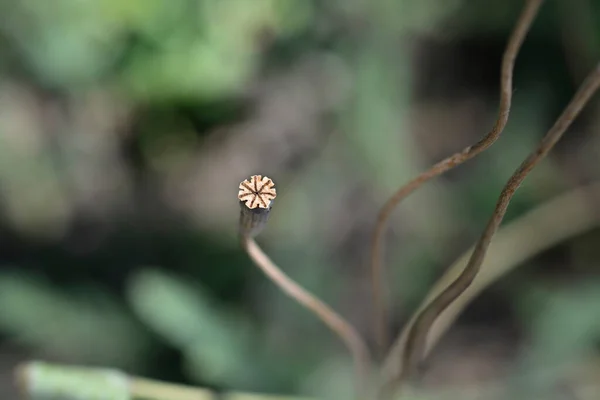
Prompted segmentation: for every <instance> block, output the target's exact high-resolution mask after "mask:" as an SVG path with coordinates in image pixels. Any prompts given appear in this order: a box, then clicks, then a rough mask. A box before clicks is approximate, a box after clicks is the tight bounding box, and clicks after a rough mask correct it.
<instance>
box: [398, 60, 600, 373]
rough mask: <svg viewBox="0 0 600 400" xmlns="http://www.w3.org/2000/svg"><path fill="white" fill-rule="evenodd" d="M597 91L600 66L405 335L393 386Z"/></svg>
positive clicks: (415, 361) (413, 367) (411, 368)
mask: <svg viewBox="0 0 600 400" xmlns="http://www.w3.org/2000/svg"><path fill="white" fill-rule="evenodd" d="M599 87H600V64H598V65H597V66H596V68H595V69H594V70H593V71H592V72H591V73H590V74H589V75H588V77H587V78H586V80H585V81H584V82H583V83H582V85H581V86H580V88H579V90H578V91H577V93H575V95H574V97H573V99H572V100H571V101H570V102H569V104H568V105H567V107H566V108H565V110H564V111H563V113H562V114H561V115H560V117H559V118H558V119H557V121H556V122H555V124H554V125H553V126H552V128H551V129H550V130H549V131H548V133H547V134H546V136H545V137H544V138H543V139H542V141H541V142H540V144H539V146H538V147H537V148H536V149H535V150H534V151H533V152H532V153H531V154H530V155H529V156H528V157H527V158H526V159H525V161H523V163H522V164H521V165H520V166H519V168H518V169H517V170H516V171H515V173H514V174H513V175H512V176H511V177H510V179H509V180H508V182H507V183H506V185H505V186H504V189H503V190H502V192H501V193H500V198H499V199H498V202H497V204H496V208H495V209H494V212H493V214H492V217H491V218H490V220H489V222H488V224H487V226H486V227H485V230H484V231H483V234H482V235H481V237H480V238H479V240H478V241H477V243H476V245H475V248H474V250H473V253H472V255H471V257H470V259H469V262H468V263H467V266H466V267H465V269H464V270H463V271H462V273H461V274H460V276H459V277H458V278H457V279H455V280H454V281H452V282H451V283H450V284H449V285H448V286H447V287H446V288H445V289H444V290H443V291H442V292H441V293H440V294H439V295H438V296H437V297H436V298H435V299H434V300H432V301H431V303H429V305H428V306H427V307H425V309H423V310H422V311H421V312H420V313H419V315H418V316H417V317H416V319H415V323H414V325H413V327H412V329H411V330H410V331H409V333H408V337H407V340H406V345H405V349H404V356H403V359H402V369H401V371H400V373H399V375H398V376H397V377H395V381H396V382H402V381H405V380H408V379H410V378H412V377H413V376H414V375H415V373H416V372H417V370H418V367H419V364H420V363H421V361H422V358H423V355H424V353H425V346H426V339H427V335H428V333H429V330H430V329H431V326H432V325H433V323H434V322H435V320H436V319H437V317H438V316H439V315H440V314H441V313H442V312H443V311H444V310H446V308H447V307H448V306H449V305H450V304H452V302H454V300H456V299H457V298H458V297H459V296H460V295H461V294H462V293H463V292H464V291H465V290H466V289H467V288H468V287H469V286H470V285H471V283H472V282H473V280H474V279H475V277H476V276H477V274H478V272H479V270H480V268H481V264H482V262H483V260H484V257H485V255H486V252H487V249H488V247H489V245H490V242H491V240H492V238H493V236H494V234H495V233H496V230H497V229H498V227H499V226H500V223H501V222H502V219H503V218H504V214H505V213H506V209H507V207H508V204H509V202H510V200H511V198H512V196H513V195H514V193H515V192H516V191H517V189H518V188H519V186H520V185H521V183H522V182H523V181H524V180H525V178H526V177H527V175H528V174H529V173H530V172H531V170H533V168H534V167H535V166H536V165H537V164H539V163H540V161H542V160H543V159H544V158H545V157H546V155H547V154H548V152H550V150H551V149H552V147H554V145H555V144H556V143H557V142H558V140H559V139H560V138H561V136H562V135H563V134H564V132H565V131H566V130H567V128H568V127H569V126H570V125H571V123H572V122H573V120H574V119H575V118H576V117H577V116H578V115H579V113H580V112H581V110H582V109H583V107H584V106H585V105H586V103H587V102H588V101H589V100H590V98H591V97H592V95H593V94H594V93H595V92H596V91H597V90H598V88H599Z"/></svg>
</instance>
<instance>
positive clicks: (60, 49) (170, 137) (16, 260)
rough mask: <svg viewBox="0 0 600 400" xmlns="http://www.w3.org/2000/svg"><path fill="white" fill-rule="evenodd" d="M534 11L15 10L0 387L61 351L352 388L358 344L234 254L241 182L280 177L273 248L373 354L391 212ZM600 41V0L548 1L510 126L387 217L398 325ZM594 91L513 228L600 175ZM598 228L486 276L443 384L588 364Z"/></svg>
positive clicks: (404, 4) (104, 360) (153, 0)
mask: <svg viewBox="0 0 600 400" xmlns="http://www.w3.org/2000/svg"><path fill="white" fill-rule="evenodd" d="M522 4H523V2H522V1H517V0H510V1H509V0H494V1H486V2H483V1H475V0H446V1H433V0H421V1H408V0H393V1H392V0H371V1H369V0H330V1H326V2H322V1H314V0H170V1H167V0H143V1H142V0H129V1H118V0H96V1H91V0H0V396H2V398H15V396H16V394H15V392H14V390H13V388H12V376H11V374H12V368H14V366H15V365H16V364H17V363H19V362H21V361H24V360H29V359H44V360H48V361H55V362H63V363H73V364H84V365H98V366H111V367H117V368H122V369H124V370H126V371H127V372H129V373H132V374H138V375H144V376H147V377H152V378H157V379H162V380H168V381H172V382H179V383H187V384H193V385H202V386H208V387H212V388H215V389H216V390H226V389H236V390H248V391H259V392H265V393H286V394H316V395H323V396H325V395H329V396H332V397H335V396H337V398H343V394H341V393H344V388H345V387H348V385H350V382H351V375H350V374H349V372H350V368H351V365H350V364H349V359H348V356H347V354H346V351H345V348H344V347H343V346H342V345H341V344H340V343H339V341H338V340H337V339H336V338H335V337H333V336H332V334H331V333H330V332H329V331H328V330H327V329H326V328H325V327H324V326H323V325H322V324H321V323H320V322H319V321H317V320H315V318H314V317H313V316H312V315H310V314H308V313H307V312H306V311H305V310H304V309H302V308H300V307H299V306H297V305H296V304H295V303H293V302H292V301H291V300H289V299H288V298H287V297H285V296H283V295H282V294H281V293H280V292H279V291H278V290H277V289H276V288H275V287H274V286H273V285H272V284H271V282H269V281H268V280H267V279H266V278H265V277H264V276H263V275H262V274H261V273H260V272H259V271H258V270H257V269H256V268H255V267H254V266H253V265H252V263H251V262H250V261H249V260H248V259H247V256H246V255H245V254H244V253H243V252H242V251H241V249H239V246H238V244H237V241H236V228H237V226H236V224H237V219H238V213H239V209H238V203H237V199H236V192H237V186H238V183H239V182H240V181H241V180H243V179H245V178H247V177H248V176H249V175H251V174H255V173H256V174H263V175H267V176H269V177H271V178H273V180H274V181H275V182H276V184H277V188H278V198H277V202H276V204H275V207H274V209H273V211H272V213H271V219H270V222H269V226H268V227H267V229H266V230H265V232H264V233H262V234H261V236H260V237H259V240H258V241H259V242H260V243H261V244H262V245H263V246H264V247H265V249H266V251H267V252H268V253H269V254H270V256H271V257H272V258H273V259H274V260H275V261H276V262H277V263H278V264H279V265H280V266H281V267H282V268H283V269H284V270H285V271H286V272H287V273H289V274H290V275H291V276H293V277H294V278H296V279H297V280H298V281H299V282H301V283H302V284H303V285H304V286H306V287H307V288H309V289H310V290H312V291H314V292H315V293H317V294H318V295H319V296H320V297H322V298H323V299H324V300H326V301H327V302H328V303H330V304H331V305H333V306H334V308H336V309H337V310H339V311H340V312H341V313H342V314H343V315H345V316H347V318H348V319H349V320H350V321H351V322H352V323H353V324H354V325H355V326H357V328H358V329H359V330H360V332H361V333H363V334H364V335H365V337H366V338H367V339H368V341H369V343H371V344H372V343H373V330H372V328H371V323H372V321H371V317H372V311H371V301H370V297H369V296H370V291H369V288H370V283H369V277H368V270H367V257H368V251H369V249H368V244H369V235H370V233H371V231H372V229H373V225H374V221H375V217H376V214H377V210H378V208H379V207H380V206H381V205H382V204H383V203H384V201H385V200H386V198H387V197H388V196H389V195H390V194H391V193H392V192H393V191H394V190H395V189H396V188H397V187H399V185H400V184H401V183H403V182H405V181H407V180H408V179H409V178H410V177H411V176H413V175H414V174H415V173H417V172H419V171H421V170H423V169H425V168H426V167H427V166H429V165H430V164H432V163H433V162H436V161H438V160H439V159H441V158H443V157H445V156H446V155H449V154H451V153H452V152H455V151H458V150H460V149H462V148H463V147H464V146H466V145H468V144H470V143H472V142H474V141H475V140H477V139H478V138H480V137H481V136H483V135H484V134H485V133H486V132H487V131H488V130H489V129H490V128H491V126H492V124H493V121H494V119H495V117H496V108H497V104H498V93H497V91H498V81H499V69H500V59H501V55H502V52H503V49H504V45H505V43H506V40H507V37H508V35H509V33H510V31H511V29H512V27H513V25H514V21H515V20H516V17H517V15H518V13H519V11H520V9H521V7H522ZM599 55H600V1H597V0H594V1H592V0H573V1H567V0H548V1H546V2H545V4H544V6H543V7H542V11H541V13H540V15H539V16H538V18H537V19H536V21H535V24H534V26H533V28H532V30H531V33H530V34H529V36H528V37H527V39H526V42H525V44H524V46H523V49H522V52H521V54H520V55H519V57H518V59H517V64H516V69H515V78H514V88H515V94H514V102H513V106H512V113H511V117H510V120H509V124H508V126H507V128H506V131H505V133H504V134H503V136H502V138H501V139H500V140H499V141H498V143H497V144H495V145H494V147H492V148H491V150H489V151H488V152H486V153H484V154H483V155H482V156H480V157H479V158H477V159H476V160H474V161H471V162H469V163H468V164H466V165H464V166H461V167H459V168H457V169H456V170H454V171H451V172H450V173H448V174H447V175H445V176H443V177H441V178H439V179H436V180H435V181H434V182H431V183H429V184H427V185H426V186H425V187H424V188H423V189H422V190H420V191H419V192H418V193H416V194H415V195H413V196H412V197H411V198H410V199H409V200H408V201H406V202H405V203H404V204H403V205H402V206H401V207H400V208H399V209H398V210H397V212H396V213H395V214H394V216H393V219H392V222H391V224H390V230H389V233H388V236H387V239H386V240H387V243H388V246H387V248H386V260H387V264H388V268H389V269H390V271H391V272H390V279H389V283H390V285H391V286H392V288H393V290H392V292H393V300H394V308H393V322H394V328H395V329H399V328H400V327H401V326H402V324H403V323H405V321H406V319H407V318H408V317H409V315H410V312H411V311H412V310H414V308H415V307H416V306H417V305H418V303H419V301H420V300H421V299H422V298H423V296H424V295H425V293H426V290H427V288H428V287H429V286H430V285H431V284H432V282H433V281H434V280H435V279H436V277H438V276H439V275H440V274H441V273H442V272H443V270H444V268H446V267H447V266H448V265H450V264H451V262H452V261H453V260H454V259H455V258H456V257H457V256H459V255H460V254H461V253H462V252H463V251H464V250H466V249H467V248H468V247H469V246H470V245H471V244H472V243H473V241H474V240H475V239H476V238H477V236H478V235H479V234H480V232H481V231H482V229H483V227H484V224H485V223H486V221H487V218H488V217H489V215H490V213H491V211H492V209H493V207H494V204H495V201H496V198H497V196H498V194H499V192H500V189H501V187H502V185H503V184H504V182H505V181H506V179H507V178H508V177H509V176H510V174H511V173H512V172H513V171H514V169H515V168H516V167H517V166H518V164H519V163H520V162H521V160H522V159H523V158H524V156H525V155H526V154H527V153H528V152H529V151H530V150H531V149H532V148H533V146H534V145H535V143H536V142H537V141H538V140H539V138H541V136H542V135H543V134H544V132H545V130H547V129H548V128H549V127H550V125H551V124H552V122H553V121H554V119H555V118H556V117H557V116H558V114H559V112H560V111H561V110H562V108H563V107H564V105H565V104H566V103H567V101H568V100H569V99H570V96H571V95H572V93H573V92H574V91H575V89H576V88H577V85H578V84H579V83H580V82H581V80H582V79H583V77H584V76H585V74H586V73H587V71H588V70H589V69H591V68H592V66H593V65H594V64H595V62H596V60H598V59H599ZM598 107H599V105H598V99H596V101H595V102H593V104H591V105H590V106H589V107H588V109H587V110H586V112H585V113H584V115H582V118H580V119H579V120H578V121H577V122H576V123H575V124H574V126H573V127H572V129H571V130H570V131H569V132H568V134H567V135H566V137H565V139H564V140H563V141H562V142H561V143H559V145H558V146H557V148H556V149H555V151H554V152H553V153H552V154H551V156H550V157H549V159H548V160H546V161H545V162H544V163H543V164H542V165H540V166H539V168H537V169H536V170H535V171H534V173H533V174H532V175H531V176H530V177H529V178H528V179H527V181H526V183H525V184H524V185H523V187H522V188H521V189H520V191H519V192H518V194H517V196H516V198H515V199H514V201H513V202H512V203H511V206H510V208H509V211H508V214H507V220H512V219H514V218H518V217H519V215H521V214H522V213H523V212H525V211H527V210H530V209H532V208H533V207H535V206H536V205H537V204H539V203H540V202H543V201H544V200H547V199H549V198H552V197H553V196H555V195H557V194H559V193H562V192H565V191H567V190H568V189H570V188H574V187H578V186H579V185H581V184H583V183H586V182H591V181H594V180H595V179H598V178H600V168H599V167H598V166H599V165H600V163H599V161H598V160H599V157H600V135H599V133H600V112H599V110H600V108H598ZM598 211H599V212H600V206H599V207H598ZM599 244H600V229H598V230H594V231H591V232H588V233H586V234H584V235H580V236H578V237H576V238H572V239H571V240H569V241H567V242H565V243H561V244H560V245H559V246H556V247H554V248H553V249H551V250H550V251H547V252H545V253H544V254H541V255H539V256H538V257H535V258H534V259H532V260H529V261H528V262H527V263H526V265H523V266H522V267H520V268H519V269H518V270H516V271H515V272H512V273H511V274H509V275H507V276H506V277H504V278H503V279H502V280H500V281H499V282H497V283H496V284H494V285H493V286H492V287H491V288H490V289H488V290H486V291H485V293H484V294H483V295H481V296H479V298H478V299H477V300H476V301H475V302H474V303H473V304H472V305H471V306H470V307H469V308H468V309H467V310H466V312H465V313H464V315H463V316H462V317H461V318H460V320H459V321H458V324H457V325H456V326H455V327H454V328H452V330H451V331H450V332H449V334H448V335H447V337H446V338H445V339H444V340H443V341H442V343H441V344H440V346H438V348H437V349H436V351H435V352H434V354H433V357H432V361H431V365H432V367H431V370H430V371H429V372H428V375H427V379H428V380H427V382H428V384H430V385H432V386H443V385H467V384H472V383H477V382H480V381H485V380H490V379H498V378H502V377H505V376H507V374H509V373H510V371H513V370H514V369H515V368H517V367H516V366H517V365H520V364H519V363H520V362H522V359H523V357H525V358H527V354H529V353H533V356H532V357H531V362H532V366H531V367H530V369H534V370H535V368H537V367H536V366H539V365H540V364H544V363H545V362H547V360H546V361H545V362H538V363H537V364H536V361H535V360H538V359H539V358H540V357H537V358H536V356H535V355H536V354H538V355H539V354H546V355H547V354H552V356H551V357H554V358H552V360H553V361H552V362H553V363H556V364H560V363H561V362H571V361H573V359H574V357H576V355H578V354H581V353H582V352H583V353H587V355H589V354H595V352H597V350H598V344H599V343H600V341H599V339H600V326H598V321H600V319H598V315H600V279H599V278H600V276H599V274H598V267H599V260H600V246H599ZM553 350H555V351H554V352H552V351H553ZM582 350H585V351H582ZM542 358H543V357H542Z"/></svg>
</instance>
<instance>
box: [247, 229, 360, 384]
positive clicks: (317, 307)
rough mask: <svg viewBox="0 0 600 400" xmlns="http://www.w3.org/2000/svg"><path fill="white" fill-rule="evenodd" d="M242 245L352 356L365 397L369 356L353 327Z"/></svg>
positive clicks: (256, 250)
mask: <svg viewBox="0 0 600 400" xmlns="http://www.w3.org/2000/svg"><path fill="white" fill-rule="evenodd" d="M242 242H243V247H244V249H245V250H246V251H247V252H248V255H249V256H250V258H251V259H252V261H254V263H255V264H256V265H257V266H258V267H259V268H260V269H261V270H262V271H263V272H264V273H265V274H266V275H267V277H269V279H271V280H272V281H273V282H274V283H275V284H276V285H277V286H278V287H279V288H280V289H281V290H282V291H283V292H284V293H285V294H287V295H288V296H290V297H291V298H293V299H294V300H296V301H297V302H298V303H300V304H301V305H302V306H304V307H306V308H307V309H308V310H309V311H311V312H312V313H313V314H315V315H316V316H317V317H318V318H319V319H321V321H323V322H324V323H325V324H326V325H327V326H328V327H329V328H331V330H332V331H333V332H335V333H336V334H337V335H338V336H339V337H340V339H341V340H342V341H343V342H344V344H345V345H346V346H347V347H348V350H350V353H351V354H352V358H353V361H354V367H355V373H356V385H357V393H358V394H364V393H365V389H366V385H367V380H368V377H369V374H370V368H371V356H370V353H369V350H368V348H367V346H366V345H365V343H364V341H363V340H362V338H361V337H360V335H359V334H358V333H357V332H356V330H355V329H354V328H353V327H352V325H350V324H349V323H348V322H346V320H344V318H343V317H341V316H340V315H339V314H338V313H336V312H335V311H334V310H333V309H331V308H330V307H329V306H328V305H327V304H325V303H323V302H322V301H321V300H319V299H317V298H316V297H315V296H314V295H312V294H311V293H310V292H308V291H307V290H305V289H304V288H302V287H301V286H300V285H298V284H297V283H296V282H294V281H293V280H292V279H291V278H290V277H289V276H287V275H286V274H285V273H284V272H283V271H281V270H280V269H279V268H278V267H277V265H275V263H273V261H271V259H270V258H269V257H268V256H267V255H266V254H265V253H264V252H263V251H262V250H261V248H260V247H259V246H258V244H256V242H255V241H254V240H253V239H251V238H249V237H247V236H243V239H242Z"/></svg>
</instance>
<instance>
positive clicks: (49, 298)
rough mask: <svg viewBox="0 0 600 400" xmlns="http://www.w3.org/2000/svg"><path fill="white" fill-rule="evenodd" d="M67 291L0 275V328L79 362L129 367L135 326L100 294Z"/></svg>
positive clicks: (139, 345) (135, 346) (139, 344)
mask: <svg viewBox="0 0 600 400" xmlns="http://www.w3.org/2000/svg"><path fill="white" fill-rule="evenodd" d="M80 293H81V294H80V295H77V296H69V295H66V294H64V293H61V292H59V291H57V290H56V289H54V288H53V287H52V285H51V284H50V283H48V282H46V281H44V280H43V279H39V278H35V277H31V276H25V275H19V274H16V273H8V272H4V273H2V274H0V329H2V330H3V331H4V332H7V333H9V334H10V335H11V336H13V337H14V339H15V340H16V341H19V342H23V343H25V344H27V345H30V346H34V347H37V348H41V349H44V350H47V351H50V352H53V353H55V354H61V355H64V356H67V357H72V358H74V359H78V360H82V362H83V361H85V362H94V363H105V364H108V365H115V366H131V365H133V364H132V362H134V361H135V359H136V357H137V356H138V355H139V352H140V351H143V350H144V346H145V345H144V343H145V340H144V336H143V333H142V332H141V330H139V329H138V328H137V327H136V325H135V324H134V323H133V322H132V321H131V319H129V317H128V316H127V315H126V314H125V313H123V311H122V310H121V309H120V308H119V306H118V305H117V304H115V303H114V302H113V301H112V300H111V299H110V298H109V297H108V295H107V294H106V293H103V292H101V291H99V290H97V289H93V288H86V290H82V291H81V292H80Z"/></svg>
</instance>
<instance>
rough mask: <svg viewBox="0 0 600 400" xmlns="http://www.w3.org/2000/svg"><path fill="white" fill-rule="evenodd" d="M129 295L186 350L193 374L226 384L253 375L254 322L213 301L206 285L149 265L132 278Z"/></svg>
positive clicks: (159, 329) (142, 313) (137, 308)
mask: <svg viewBox="0 0 600 400" xmlns="http://www.w3.org/2000/svg"><path fill="white" fill-rule="evenodd" d="M129 299H130V302H131V304H132V306H133V309H134V310H135V311H136V312H137V313H138V315H139V316H140V318H141V319H142V320H143V321H144V322H145V323H146V324H148V326H150V327H151V328H152V329H154V330H155V331H156V332H157V333H158V334H160V335H161V336H162V337H164V338H165V339H166V340H167V341H169V342H170V343H171V344H172V345H174V346H176V347H178V348H180V349H181V350H182V351H183V352H184V354H185V355H186V357H187V360H186V361H187V363H188V367H189V369H190V372H191V373H192V374H197V377H199V378H200V377H201V378H202V379H208V380H210V381H213V382H219V383H223V384H232V383H236V384H243V383H245V382H248V378H250V377H252V376H254V374H255V372H253V369H252V368H248V365H252V364H253V361H252V359H251V357H250V348H251V343H252V342H251V341H250V339H251V335H252V334H253V332H252V330H251V329H252V328H251V326H249V324H247V323H246V322H245V321H243V320H242V319H241V318H240V317H238V316H234V315H232V314H230V313H228V312H226V311H224V310H222V309H220V307H219V306H218V305H216V304H214V303H213V302H211V301H210V299H209V298H208V296H206V294H205V293H204V290H203V288H202V287H201V286H199V285H191V284H189V283H184V282H183V281H181V280H180V279H177V278H175V277H173V276H169V275H166V274H164V273H162V272H159V271H157V270H144V271H143V272H140V273H138V274H137V275H135V276H134V277H133V278H132V280H131V283H130V286H129Z"/></svg>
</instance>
